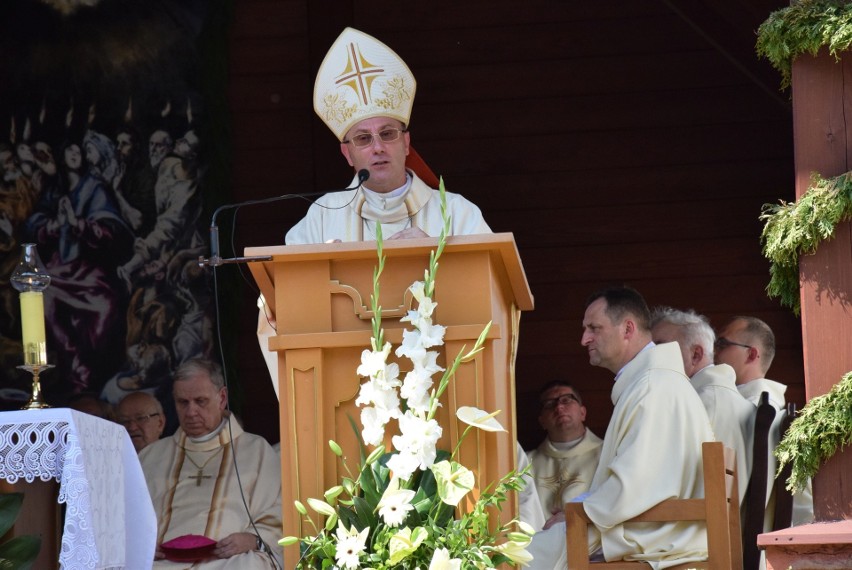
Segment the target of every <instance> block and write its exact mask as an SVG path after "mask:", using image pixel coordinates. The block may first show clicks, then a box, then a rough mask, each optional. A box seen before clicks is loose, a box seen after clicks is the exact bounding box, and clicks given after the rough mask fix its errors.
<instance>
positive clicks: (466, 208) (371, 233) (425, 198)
mask: <svg viewBox="0 0 852 570" xmlns="http://www.w3.org/2000/svg"><path fill="white" fill-rule="evenodd" d="M408 176H409V178H408V183H407V186H408V188H407V189H406V188H405V187H403V189H402V190H403V191H402V192H401V193H399V194H398V195H397V192H390V193H389V194H391V195H392V197H387V195H382V194H380V193H377V192H372V191H369V190H363V189H358V190H349V191H346V192H332V193H329V194H326V195H324V196H322V197H320V198H319V199H318V200H317V201H316V202H315V203H314V204H312V205H311V207H310V208H309V209H308V213H307V214H306V215H305V217H304V218H302V219H301V220H300V221H299V222H298V223H297V224H296V225H295V226H293V227H292V228H291V229H290V231H289V232H287V236H286V237H285V240H284V241H285V243H286V244H287V245H300V244H313V243H325V242H328V241H334V240H340V241H342V242H351V241H375V239H376V222H379V223H381V225H382V236H383V238H384V239H387V238H389V237H390V236H392V235H393V234H395V233H397V232H400V231H402V230H406V229H409V228H412V227H417V228H420V229H421V230H423V231H424V232H425V233H426V234H427V235H429V236H430V237H438V236H440V235H441V230H442V229H443V227H444V220H443V217H442V216H441V196H440V193H439V192H438V191H437V190H434V189H432V188H430V187H429V186H428V185H427V184H426V183H425V182H423V181H422V180H421V179H420V178H419V177H418V176H417V175H416V174H415V173H414V172H412V171H410V170H409V171H408ZM356 184H358V177H357V176H355V178H354V179H353V180H352V185H353V186H354V185H356ZM446 196H447V213H448V214H449V216H450V232H449V235H473V234H490V233H491V228H489V227H488V224H487V223H485V219H484V218H483V217H482V212H481V211H480V210H479V208H478V207H477V206H476V205H475V204H474V203H473V202H471V201H469V200H467V199H466V198H465V197H464V196H462V195H460V194H454V193H452V192H447V193H446ZM258 308H259V309H260V311H259V313H258V320H257V341H258V344H260V350H261V353H262V354H263V358H264V360H265V361H266V366H267V368H268V369H269V374H270V376H271V377H272V386H273V388H274V389H275V394H276V395H277V394H278V355H277V354H276V353H275V352H273V351H270V350H269V338H270V337H272V336H273V335H274V334H275V330H274V317H273V316H272V315H271V314H270V313H269V312H268V311H267V309H266V305H265V303H264V302H263V298H262V297H261V298H260V299H258Z"/></svg>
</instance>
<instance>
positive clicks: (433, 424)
mask: <svg viewBox="0 0 852 570" xmlns="http://www.w3.org/2000/svg"><path fill="white" fill-rule="evenodd" d="M399 431H400V432H401V433H400V435H395V436H394V437H393V438H392V440H391V441H392V442H393V446H394V447H395V448H396V449H398V450H399V451H400V452H407V453H409V454H411V455H414V456H416V457H417V459H418V463H419V467H420V469H428V468H429V466H431V465H432V464H433V463H434V462H435V455H436V452H435V445H436V444H437V443H438V440H439V439H440V438H441V434H442V433H443V430H442V429H441V426H440V425H439V424H438V422H437V420H434V419H431V420H425V419H423V418H420V417H418V416H416V415H415V414H413V413H412V412H411V411H410V410H409V411H407V412H406V413H405V414H404V415H403V416H402V417H400V418H399Z"/></svg>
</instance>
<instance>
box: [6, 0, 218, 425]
mask: <svg viewBox="0 0 852 570" xmlns="http://www.w3.org/2000/svg"><path fill="white" fill-rule="evenodd" d="M215 4H217V3H213V2H211V3H209V4H208V2H206V1H203V0H174V1H165V0H163V1H159V0H146V1H145V2H117V1H111V0H101V1H97V0H87V1H85V2H82V1H74V0H64V1H63V0H52V1H49V0H44V1H40V0H10V1H8V2H6V3H5V4H4V12H5V15H4V18H3V19H2V23H0V27H2V33H0V49H2V53H3V54H4V57H3V58H0V61H2V63H0V77H3V78H4V80H3V82H2V83H0V165H2V181H0V359H2V360H1V362H2V366H0V375H2V377H0V381H2V386H0V388H2V392H0V395H2V398H0V399H2V401H3V405H4V406H6V408H7V409H8V408H10V407H15V403H16V402H17V400H19V399H20V398H21V397H23V398H24V399H25V398H26V395H27V394H26V392H27V390H28V383H29V380H30V379H29V378H28V377H27V375H26V374H25V373H23V372H22V371H20V370H17V369H16V366H17V365H18V364H21V362H22V353H21V330H20V327H21V324H20V311H19V305H18V295H17V291H15V290H14V289H12V287H11V286H10V285H9V278H10V275H11V273H12V271H13V270H14V268H15V265H16V264H17V263H18V261H19V258H20V252H21V246H22V244H23V243H35V244H37V248H38V253H39V256H40V258H41V260H42V262H43V263H44V266H45V268H46V270H47V272H48V273H49V275H50V276H51V284H50V287H49V288H48V289H47V290H46V291H45V294H44V312H45V319H46V336H47V351H48V361H49V363H50V364H53V365H55V366H56V368H55V369H53V370H51V371H49V372H47V373H46V374H45V375H44V376H43V377H42V381H43V387H44V393H45V397H46V399H47V400H48V402H50V403H51V404H53V405H64V404H67V403H68V402H69V401H70V400H72V399H74V398H76V397H79V395H82V394H89V395H92V396H94V397H95V398H98V399H101V400H104V401H106V402H109V403H111V404H115V403H117V402H118V401H119V400H120V399H121V398H122V397H123V396H124V395H126V394H127V393H129V392H132V391H136V390H145V391H149V392H151V393H153V394H156V395H157V396H159V397H160V398H161V399H162V400H163V401H164V402H167V401H168V400H170V398H165V397H164V396H168V395H169V393H170V385H169V378H170V375H171V372H172V371H173V370H174V369H175V367H176V366H177V365H179V364H180V363H181V362H183V361H184V360H186V359H188V358H191V357H194V356H205V355H209V354H210V352H211V344H212V340H211V338H210V336H211V335H210V331H211V322H210V309H209V305H210V302H211V293H210V286H209V285H210V284H209V275H207V274H206V273H205V271H204V270H203V269H202V268H200V267H199V266H198V262H197V260H198V257H199V255H202V254H203V253H204V251H205V250H206V247H207V244H206V242H205V240H204V239H203V236H204V234H203V233H202V232H200V231H199V229H200V228H203V223H202V220H201V218H202V206H203V202H202V196H203V194H204V189H205V184H206V180H205V173H206V171H207V162H208V159H207V154H206V152H205V149H206V148H207V144H206V143H207V141H206V140H205V133H206V132H208V129H209V124H208V122H209V116H208V115H207V113H206V112H205V109H206V101H205V97H204V96H203V94H202V91H203V90H202V87H201V77H202V76H203V73H202V69H203V65H205V57H208V56H209V54H205V55H202V53H203V50H201V49H200V46H201V38H202V37H203V36H204V26H205V22H206V18H207V17H208V16H209V10H210V9H211V6H213V5H215ZM221 51H222V52H223V53H224V48H222V50H221ZM22 392H23V393H24V395H23V396H22V395H21V393H22Z"/></svg>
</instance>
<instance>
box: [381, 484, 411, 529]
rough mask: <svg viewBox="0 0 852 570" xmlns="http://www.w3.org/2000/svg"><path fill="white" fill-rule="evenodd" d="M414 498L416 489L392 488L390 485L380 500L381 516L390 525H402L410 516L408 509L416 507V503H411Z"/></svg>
mask: <svg viewBox="0 0 852 570" xmlns="http://www.w3.org/2000/svg"><path fill="white" fill-rule="evenodd" d="M413 498H414V491H412V490H410V489H392V488H391V487H390V486H388V488H387V489H386V490H385V493H384V495H382V498H381V499H380V500H379V504H378V507H379V516H380V517H382V520H384V521H385V524H386V525H388V526H393V527H396V526H399V525H401V524H402V521H404V520H405V517H406V516H408V511H410V510H412V509H414V505H412V504H411V500H412V499H413Z"/></svg>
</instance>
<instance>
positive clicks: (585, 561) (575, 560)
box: [565, 441, 743, 570]
mask: <svg viewBox="0 0 852 570" xmlns="http://www.w3.org/2000/svg"><path fill="white" fill-rule="evenodd" d="M701 451H702V455H703V458H704V498H703V499H668V500H665V501H663V502H662V503H660V504H658V505H656V506H654V507H652V508H650V509H648V510H647V511H645V512H644V513H642V514H641V515H639V516H637V517H634V518H633V519H631V520H630V521H628V522H674V521H703V522H705V523H706V525H707V551H708V558H707V560H706V561H703V562H689V563H685V564H680V565H677V566H672V567H671V568H672V569H675V570H686V569H687V568H695V569H704V570H742V568H743V565H742V563H743V561H742V542H741V540H742V537H741V535H740V505H739V494H738V491H737V461H736V456H735V454H734V451H733V450H732V449H728V448H726V447H724V445H723V444H722V443H721V442H716V441H713V442H706V443H704V444H703V446H702V450H701ZM565 523H566V528H567V531H566V534H567V540H568V545H567V546H568V570H588V569H589V568H594V569H598V568H600V569H607V570H643V569H644V570H647V569H648V568H650V565H649V564H647V563H645V562H633V561H623V560H622V561H614V562H590V561H589V548H588V538H587V537H588V526H589V525H590V524H592V522H591V520H589V517H588V516H587V515H586V512H585V510H583V504H582V503H566V505H565Z"/></svg>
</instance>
